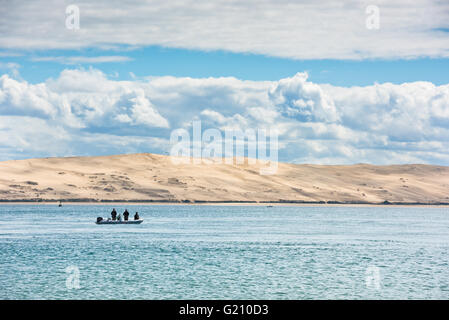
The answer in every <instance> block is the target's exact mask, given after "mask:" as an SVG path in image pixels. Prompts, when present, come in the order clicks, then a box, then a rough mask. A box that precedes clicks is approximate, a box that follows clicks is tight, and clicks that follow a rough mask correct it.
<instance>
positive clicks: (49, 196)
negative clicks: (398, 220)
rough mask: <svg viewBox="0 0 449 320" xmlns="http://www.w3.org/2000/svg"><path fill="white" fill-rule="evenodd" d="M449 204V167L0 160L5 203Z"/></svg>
mask: <svg viewBox="0 0 449 320" xmlns="http://www.w3.org/2000/svg"><path fill="white" fill-rule="evenodd" d="M42 200H47V201H48V200H65V201H101V200H102V201H114V200H115V201H170V202H209V201H218V202H232V201H235V202H254V201H256V202H262V201H265V202H328V203H335V202H339V203H384V202H387V203H426V204H440V203H444V204H447V203H449V167H445V166H432V165H415V164H413V165H391V166H374V165H367V164H358V165H350V166H321V165H295V164H287V163H279V167H278V171H277V173H276V174H274V175H260V174H259V167H257V166H253V165H247V164H242V165H225V164H221V163H220V164H200V165H193V164H182V165H181V164H177V165H176V164H173V163H172V161H171V160H170V157H168V156H162V155H156V154H131V155H117V156H103V157H71V158H45V159H29V160H12V161H4V162H0V201H42Z"/></svg>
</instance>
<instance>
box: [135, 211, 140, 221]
mask: <svg viewBox="0 0 449 320" xmlns="http://www.w3.org/2000/svg"><path fill="white" fill-rule="evenodd" d="M139 219H140V217H139V213H137V211H136V214H135V215H134V220H139Z"/></svg>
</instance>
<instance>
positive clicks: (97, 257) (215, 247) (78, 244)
mask: <svg viewBox="0 0 449 320" xmlns="http://www.w3.org/2000/svg"><path fill="white" fill-rule="evenodd" d="M127 207H128V209H129V211H130V212H131V213H132V214H133V213H134V212H135V211H139V213H140V214H141V217H142V218H143V219H144V220H145V221H144V223H143V224H141V225H129V226H127V225H96V224H95V223H94V221H95V218H96V217H97V216H106V215H107V213H108V212H110V210H111V206H99V205H94V206H89V205H73V206H68V205H67V206H64V207H62V208H58V207H57V206H53V205H1V206H0V298H1V299H412V298H413V299H449V264H448V263H449V250H448V249H449V208H418V207H405V208H402V207H401V208H398V207H383V206H381V207H273V208H268V207H257V206H131V205H128V206H127ZM116 208H117V209H118V211H119V212H122V211H123V210H124V209H125V208H124V207H123V206H116ZM67 267H69V269H68V272H66V268H67ZM74 270H76V271H79V278H78V279H79V286H77V285H76V280H75V281H73V280H74V279H77V277H76V271H74ZM78 287H79V288H78Z"/></svg>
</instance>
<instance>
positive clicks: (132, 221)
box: [95, 219, 143, 224]
mask: <svg viewBox="0 0 449 320" xmlns="http://www.w3.org/2000/svg"><path fill="white" fill-rule="evenodd" d="M142 222H143V219H139V220H110V219H108V220H97V221H95V223H96V224H141V223H142Z"/></svg>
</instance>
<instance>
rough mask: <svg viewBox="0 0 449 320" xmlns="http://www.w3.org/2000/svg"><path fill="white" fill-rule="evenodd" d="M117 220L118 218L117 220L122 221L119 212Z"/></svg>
mask: <svg viewBox="0 0 449 320" xmlns="http://www.w3.org/2000/svg"><path fill="white" fill-rule="evenodd" d="M117 220H118V221H122V216H121V214H120V213H119V214H118V217H117Z"/></svg>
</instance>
